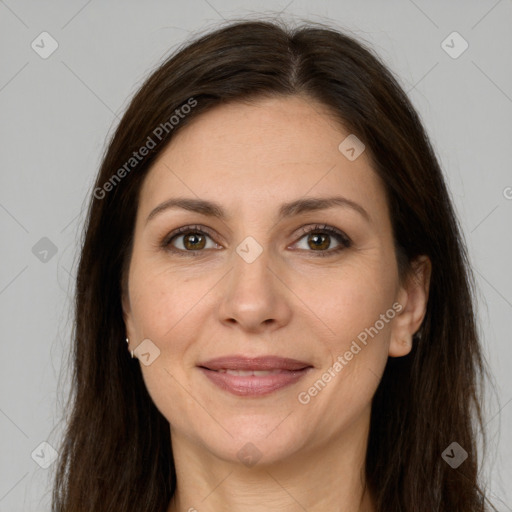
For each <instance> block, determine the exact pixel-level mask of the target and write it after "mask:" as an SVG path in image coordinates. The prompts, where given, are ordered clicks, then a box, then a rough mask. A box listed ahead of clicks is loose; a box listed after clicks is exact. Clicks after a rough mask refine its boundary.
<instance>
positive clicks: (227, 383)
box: [199, 367, 312, 396]
mask: <svg viewBox="0 0 512 512" xmlns="http://www.w3.org/2000/svg"><path fill="white" fill-rule="evenodd" d="M199 369H200V370H201V371H202V372H203V373H204V374H205V375H206V376H207V377H208V378H209V379H210V380H211V381H212V382H213V383H214V384H215V385H217V386H218V387H219V388H221V389H224V390H225V391H229V392H230V393H232V394H233V395H237V396H263V395H268V394H270V393H272V392H274V391H277V390H278V389H282V388H285V387H287V386H290V385H291V384H294V383H295V382H297V381H298V380H299V379H301V378H302V377H304V375H306V373H308V372H309V370H312V368H311V367H308V368H304V369H303V370H294V371H287V370H283V372H282V373H274V374H269V375H261V376H257V375H248V376H241V375H231V374H229V373H220V372H216V371H214V370H208V369H207V368H199Z"/></svg>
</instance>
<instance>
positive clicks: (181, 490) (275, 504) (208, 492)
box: [168, 417, 375, 512]
mask: <svg viewBox="0 0 512 512" xmlns="http://www.w3.org/2000/svg"><path fill="white" fill-rule="evenodd" d="M368 419H369V417H366V418H364V419H363V418H362V423H361V422H358V424H357V425H353V427H352V428H351V429H350V432H344V433H343V436H339V435H338V436H333V439H331V440H329V441H326V442H324V443H322V444H316V445H315V446H311V447H310V448H309V449H304V450H301V451H300V452H296V453H295V454H293V455H291V456H290V457H288V458H287V459H286V460H279V461H275V462H273V463H269V464H266V465H261V464H257V465H255V466H252V467H246V466H244V465H243V464H241V463H238V462H233V461H226V460H223V459H220V458H218V457H216V456H214V455H213V454H211V452H208V453H205V451H204V447H199V446H198V445H197V444H195V443H193V442H191V441H190V439H188V438H185V437H183V436H180V435H179V433H176V432H174V431H173V430H172V428H171V439H172V446H173V455H174V461H175V467H176V476H177V488H176V491H175V494H174V496H173V499H172V500H171V503H170V504H169V508H168V512H195V511H196V512H219V511H222V510H229V511H230V512H260V511H268V510H280V511H282V512H292V511H293V512H296V511H298V510H307V511H308V512H319V511H322V512H325V510H336V511H338V510H340V511H343V512H374V511H375V508H374V505H373V500H372V498H371V496H370V493H369V491H368V490H367V489H365V476H364V475H365V471H364V470H365V457H366V448H367V438H368V424H369V422H368Z"/></svg>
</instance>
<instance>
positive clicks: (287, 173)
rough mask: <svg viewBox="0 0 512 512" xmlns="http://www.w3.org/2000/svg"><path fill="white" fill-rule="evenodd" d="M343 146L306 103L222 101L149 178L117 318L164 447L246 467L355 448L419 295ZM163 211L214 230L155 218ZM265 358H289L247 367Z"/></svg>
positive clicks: (341, 135)
mask: <svg viewBox="0 0 512 512" xmlns="http://www.w3.org/2000/svg"><path fill="white" fill-rule="evenodd" d="M349 135H350V133H349V132H347V131H344V130H343V129H342V128H341V127H340V126H338V125H337V124H335V123H334V122H333V121H332V119H331V118H329V117H328V116H327V114H326V113H325V110H323V108H322V106H321V105H320V104H318V103H315V102H313V101H311V100H309V99H305V98H301V97H298V96H293V97H286V98H282V97H281V98H273V99H263V100H259V101H257V102H256V103H254V104H251V105H248V104H243V103H236V104H235V103H232V104H229V105H225V106H220V107H216V108H215V109H214V110H211V111H209V112H207V113H205V114H202V115H201V116H199V117H198V118H196V119H195V120H194V121H193V122H192V123H191V124H190V125H188V126H186V127H184V128H183V129H182V130H181V131H180V132H178V133H177V135H176V137H175V138H174V139H173V140H172V142H171V144H170V145H169V146H168V147H167V148H166V149H165V150H164V151H163V152H162V154H161V155H160V156H159V158H158V159H157V161H156V162H155V163H154V165H153V166H152V168H151V170H150V172H149V174H148V176H147V178H146V179H145V181H144V185H143V187H142V189H141V193H140V202H139V207H138V212H137V219H136V226H135V238H134V246H133V253H132V258H131V262H130V268H129V278H128V295H127V296H125V297H124V299H123V307H124V310H125V322H126V326H127V336H128V337H129V339H130V347H129V348H130V350H133V349H136V347H137V346H138V345H139V344H140V343H141V342H142V341H143V340H146V341H144V343H143V344H142V345H140V347H139V349H137V350H136V354H137V356H138V358H139V359H140V360H141V370H142V373H143V377H144V381H145V384H146V386H147V389H148V392H149V394H150V395H151V397H152V399H153V401H154V403H155V405H156V407H157V408H158V409H159V410H160V411H161V413H162V414H163V415H164V416H165V417H166V418H167V419H168V420H169V422H170V425H171V432H172V436H173V437H172V439H173V446H174V443H176V444H177V445H178V444H179V442H186V443H189V444H190V445H191V446H194V447H195V449H197V450H198V451H201V452H202V453H208V454H211V455H214V456H217V457H220V458H221V459H224V460H232V461H239V460H242V461H245V463H247V464H252V463H253V462H255V461H257V460H258V459H259V460H260V461H261V462H262V463H263V462H268V463H271V462H275V461H277V460H285V459H287V458H291V457H293V456H296V455H298V454H307V453H308V452H309V451H310V450H313V449H314V450H318V449H320V448H328V447H329V446H330V445H332V443H334V442H335V441H336V442H340V440H344V442H347V443H354V442H359V441H360V440H361V439H365V436H366V435H367V427H368V421H369V414H370V406H371V399H372V396H373V394H374V393H375V390H376V388H377V386H378V383H379V380H380V377H381V375H382V373H383V370H384V367H385V365H386V361H387V358H388V356H389V355H391V356H402V355H405V354H407V353H408V352H409V351H410V348H411V345H410V337H411V336H412V334H413V333H414V332H415V331H416V330H417V329H418V328H419V326H420V323H421V320H422V318H423V314H424V306H425V303H426V294H425V293H424V291H425V289H424V287H423V285H421V283H420V284H419V285H418V284H417V283H419V281H414V282H412V281H411V282H410V283H409V284H407V283H406V284H404V287H401V286H400V284H399V280H398V271H397V264H396V259H395V252H394V245H393V239H392V231H391V222H390V218H389V212H388V207H387V204H386V198H385V193H384V188H383V185H382V183H381V182H380V180H379V178H378V176H377V175H376V173H375V172H374V171H373V170H372V168H371V167H370V163H369V159H368V155H367V153H366V152H365V151H363V152H362V153H361V154H360V155H359V156H357V150H358V149H360V148H358V147H356V146H353V144H352V145H351V144H350V141H351V139H348V140H347V141H345V142H344V144H342V146H341V149H339V146H340V144H341V143H342V142H343V141H344V140H345V138H346V137H347V136H349ZM350 147H354V148H355V151H351V150H350ZM355 156H357V158H355V159H354V157H355ZM334 197H338V198H344V199H343V200H341V199H340V200H339V201H338V203H333V204H332V205H330V206H329V207H324V208H318V209H311V208H306V207H304V208H300V207H297V208H285V207H284V205H287V204H289V203H293V202H296V201H303V200H305V199H315V200H319V199H322V200H323V199H326V198H334ZM178 198H180V199H181V198H183V199H187V200H191V201H192V200H193V201H196V206H197V205H199V202H200V201H208V202H211V203H215V204H216V205H217V207H218V210H219V211H221V212H222V214H223V218H220V217H219V216H216V215H211V211H210V210H209V209H206V208H204V207H203V208H198V209H197V211H193V209H192V208H181V207H168V208H162V209H160V210H159V211H157V212H154V209H155V208H157V207H159V206H160V205H162V204H164V203H165V202H166V201H169V200H176V199H178ZM305 206H307V204H306V205H305ZM282 209H283V210H282ZM152 212H154V213H153V214H152ZM214 212H216V213H218V211H217V210H214ZM148 217H150V218H149V219H148ZM324 225H327V226H330V227H332V228H333V229H334V230H335V233H330V232H328V231H325V230H324ZM187 226H189V227H190V229H189V233H188V234H187V232H181V233H177V234H175V235H173V234H172V233H173V232H175V231H176V230H177V229H178V228H183V227H187ZM304 228H306V231H307V230H311V233H309V234H308V233H307V232H306V231H303V229H304ZM336 231H338V232H339V233H340V234H341V236H338V235H337V234H336ZM170 235H171V236H170ZM347 239H348V240H349V241H348V243H347ZM415 283H416V284H415ZM426 293H428V290H427V292H426ZM268 356H273V357H275V358H284V359H292V360H294V361H292V362H290V361H285V360H283V359H272V358H271V359H266V360H265V359H255V358H267V357H268ZM217 358H227V359H224V360H223V361H222V360H221V361H217V363H215V361H213V360H214V359H217ZM227 370H229V371H227ZM253 370H257V371H264V373H263V374H258V373H256V374H253V372H252V371H253ZM240 371H242V373H238V372H240ZM180 440H181V441H180ZM249 443H251V444H249ZM249 460H252V461H253V462H248V461H249ZM290 460H291V459H290Z"/></svg>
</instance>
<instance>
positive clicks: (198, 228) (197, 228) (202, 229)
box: [160, 224, 353, 256]
mask: <svg viewBox="0 0 512 512" xmlns="http://www.w3.org/2000/svg"><path fill="white" fill-rule="evenodd" d="M316 231H318V232H322V231H323V232H325V233H327V234H328V235H330V236H337V237H339V240H338V243H339V244H340V245H341V247H337V248H335V249H328V250H326V251H306V252H312V253H318V254H319V255H320V256H328V255H333V254H336V253H338V252H340V251H341V250H343V249H344V248H348V247H350V246H351V245H352V243H353V242H352V240H351V239H350V237H349V236H347V235H346V234H345V233H344V232H343V231H341V230H340V229H338V228H336V227H334V226H331V225H329V224H307V225H305V226H302V227H301V228H299V229H298V230H297V231H295V232H294V234H293V237H294V238H297V237H298V238H297V240H295V241H294V242H293V243H292V244H291V245H295V244H297V243H298V242H299V241H300V240H301V239H302V238H303V237H304V236H305V235H307V234H309V233H314V232H316ZM191 232H192V233H203V234H205V235H208V236H209V237H210V238H211V239H212V241H213V242H214V243H215V244H216V245H219V244H218V243H217V242H215V240H214V238H215V237H216V236H217V235H216V234H214V233H213V230H211V229H210V228H208V227H206V226H203V225H200V224H194V225H187V226H182V227H180V228H177V229H175V230H173V231H171V233H169V234H167V235H166V236H165V237H164V238H163V240H162V242H161V244H160V245H161V246H162V247H163V248H164V249H166V250H168V251H170V252H173V253H178V254H180V255H187V254H188V255H197V254H198V253H202V252H207V251H205V250H204V249H202V250H196V251H194V250H191V251H183V250H182V249H177V248H175V247H173V248H172V249H169V246H171V241H172V240H173V239H174V238H176V237H178V236H180V235H185V234H187V233H191ZM288 247H290V246H288Z"/></svg>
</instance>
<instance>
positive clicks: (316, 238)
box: [161, 224, 352, 256]
mask: <svg viewBox="0 0 512 512" xmlns="http://www.w3.org/2000/svg"><path fill="white" fill-rule="evenodd" d="M299 234H302V235H303V236H302V237H301V238H300V239H299V241H300V240H302V239H303V238H306V237H307V242H306V243H307V244H308V245H307V247H308V248H310V249H312V250H311V251H308V249H307V248H306V249H303V248H300V250H305V251H307V252H314V253H316V254H315V256H331V255H333V254H337V253H339V252H340V251H342V250H343V249H347V248H348V247H350V246H351V245H352V241H351V240H350V238H349V237H348V236H347V235H345V233H343V232H342V231H340V230H339V229H337V228H334V227H332V226H328V225H325V224H316V225H314V226H305V227H303V228H301V230H300V231H299ZM212 236H213V234H211V233H210V231H209V229H208V228H205V227H204V226H183V227H181V228H178V229H175V230H174V231H173V232H171V233H170V234H169V235H167V236H166V237H165V238H164V239H163V240H162V242H161V246H162V247H163V248H164V249H166V250H168V251H170V252H173V253H175V254H178V255H179V256H199V255H200V253H201V252H204V251H203V249H218V248H219V247H221V246H219V245H218V244H216V243H215V242H213V240H212ZM331 238H335V239H336V241H337V242H338V246H337V247H335V248H334V249H331V248H330V247H331V241H330V239H331ZM207 239H210V240H211V241H212V244H213V247H212V246H210V247H207ZM175 243H176V245H175ZM297 243H298V242H296V244H297ZM327 249H329V250H327Z"/></svg>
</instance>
